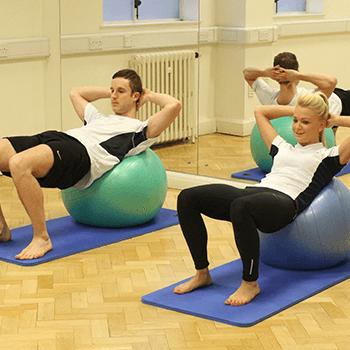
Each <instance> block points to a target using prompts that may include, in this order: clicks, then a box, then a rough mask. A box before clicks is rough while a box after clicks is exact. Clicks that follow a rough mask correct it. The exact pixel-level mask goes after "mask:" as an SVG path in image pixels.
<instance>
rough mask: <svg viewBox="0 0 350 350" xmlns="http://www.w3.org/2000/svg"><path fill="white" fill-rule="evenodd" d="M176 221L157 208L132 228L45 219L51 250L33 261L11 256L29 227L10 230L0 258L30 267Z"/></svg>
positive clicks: (22, 245)
mask: <svg viewBox="0 0 350 350" xmlns="http://www.w3.org/2000/svg"><path fill="white" fill-rule="evenodd" d="M178 223H179V220H178V217H177V213H176V211H175V210H170V209H165V208H161V209H160V211H159V212H158V213H157V215H156V216H155V217H154V218H153V219H152V220H151V221H149V222H147V223H145V224H143V225H139V226H133V227H122V228H106V227H96V226H88V225H84V224H80V223H78V222H77V221H75V220H74V219H73V218H72V217H71V216H65V217H63V218H59V219H53V220H49V221H47V229H48V232H49V234H50V238H51V242H52V246H53V249H52V250H51V251H49V252H48V253H46V254H45V255H44V256H43V257H41V258H38V259H33V260H17V259H16V258H15V256H16V255H17V254H19V253H20V252H21V251H22V249H23V248H25V247H26V246H28V244H29V243H30V242H31V240H32V237H33V231H32V226H31V225H28V226H24V227H19V228H16V229H13V230H11V232H12V239H11V240H10V241H9V242H5V243H1V244H0V260H3V261H6V262H9V263H13V264H17V265H22V266H33V265H38V264H42V263H45V262H48V261H51V260H55V259H59V258H62V257H65V256H69V255H73V254H77V253H80V252H84V251H86V250H90V249H94V248H98V247H102V246H104V245H107V244H111V243H116V242H120V241H123V240H125V239H129V238H133V237H136V236H141V235H144V234H146V233H149V232H153V231H157V230H161V229H163V228H166V227H170V226H173V225H177V224H178Z"/></svg>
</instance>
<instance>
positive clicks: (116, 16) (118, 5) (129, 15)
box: [103, 0, 133, 22]
mask: <svg viewBox="0 0 350 350" xmlns="http://www.w3.org/2000/svg"><path fill="white" fill-rule="evenodd" d="M132 20H133V1H132V0H103V22H119V21H132Z"/></svg>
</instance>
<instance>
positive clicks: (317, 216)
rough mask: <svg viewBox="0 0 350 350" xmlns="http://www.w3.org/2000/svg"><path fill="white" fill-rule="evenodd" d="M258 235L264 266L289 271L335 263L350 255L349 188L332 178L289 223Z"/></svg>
mask: <svg viewBox="0 0 350 350" xmlns="http://www.w3.org/2000/svg"><path fill="white" fill-rule="evenodd" d="M259 236H260V249H261V250H260V258H261V261H262V262H263V263H265V264H267V265H270V266H273V267H279V268H283V269H290V270H317V269H324V268H328V267H332V266H335V265H338V264H340V263H341V262H343V261H344V260H346V259H348V258H349V257H350V255H349V253H350V191H349V190H348V189H347V187H346V186H345V185H344V184H343V183H342V182H341V181H340V180H338V179H336V178H333V180H332V181H331V182H330V183H329V184H328V185H327V186H325V187H324V188H323V189H322V191H321V192H320V193H319V194H318V195H317V196H316V198H315V199H314V200H313V201H312V203H311V204H310V205H309V206H308V207H307V208H306V209H305V210H304V211H302V212H301V213H300V214H299V215H298V216H297V217H296V218H295V220H294V221H293V222H292V223H290V224H289V225H287V226H286V227H284V228H283V229H282V230H279V231H277V232H274V233H263V232H261V231H259Z"/></svg>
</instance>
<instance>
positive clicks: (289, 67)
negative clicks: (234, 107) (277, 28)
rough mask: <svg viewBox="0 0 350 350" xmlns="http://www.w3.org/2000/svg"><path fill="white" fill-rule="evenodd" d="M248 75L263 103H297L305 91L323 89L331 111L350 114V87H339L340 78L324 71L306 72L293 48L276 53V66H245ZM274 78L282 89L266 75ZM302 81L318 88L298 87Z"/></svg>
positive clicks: (245, 75) (274, 63) (248, 80)
mask: <svg viewBox="0 0 350 350" xmlns="http://www.w3.org/2000/svg"><path fill="white" fill-rule="evenodd" d="M243 74H244V78H245V80H246V81H247V83H248V84H249V86H250V87H251V88H252V89H253V90H254V91H255V93H256V95H257V97H258V99H259V101H260V103H261V104H262V105H276V104H279V105H288V106H295V101H296V98H297V96H298V95H299V94H300V93H302V92H304V91H308V92H315V91H322V92H323V93H324V94H325V95H326V96H327V97H328V100H329V111H330V112H332V113H335V114H337V115H350V91H345V90H342V89H339V88H336V84H337V79H336V78H334V77H332V76H329V75H326V74H321V73H302V72H300V71H299V63H298V60H297V58H296V56H295V55H294V54H293V53H291V52H282V53H280V54H278V55H277V56H275V58H274V62H273V67H271V68H266V69H258V68H245V69H244V70H243ZM262 77H267V78H271V79H273V80H275V81H277V82H278V83H279V84H280V88H279V89H275V88H271V87H270V86H268V85H267V84H266V83H265V82H264V81H263V80H262V79H260V78H262ZM299 81H306V82H309V83H311V84H313V85H315V89H312V90H306V89H305V88H302V87H298V84H299Z"/></svg>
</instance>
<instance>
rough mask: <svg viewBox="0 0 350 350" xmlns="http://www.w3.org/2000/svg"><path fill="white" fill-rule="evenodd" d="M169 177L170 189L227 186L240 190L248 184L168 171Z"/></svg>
mask: <svg viewBox="0 0 350 350" xmlns="http://www.w3.org/2000/svg"><path fill="white" fill-rule="evenodd" d="M166 174H167V177H168V188H173V189H176V190H183V189H185V188H189V187H194V186H199V185H206V184H212V183H215V184H218V183H219V184H227V185H231V186H235V187H238V188H244V187H246V185H247V184H246V183H245V182H242V181H236V180H225V179H219V178H216V177H209V176H202V175H194V174H186V173H180V172H177V171H170V170H167V171H166Z"/></svg>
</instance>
